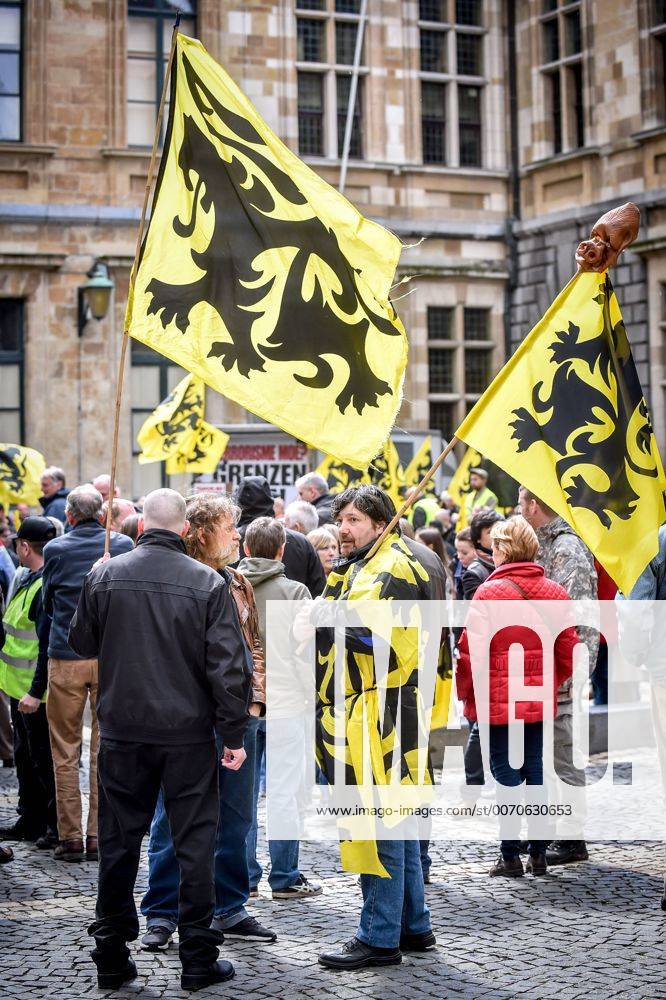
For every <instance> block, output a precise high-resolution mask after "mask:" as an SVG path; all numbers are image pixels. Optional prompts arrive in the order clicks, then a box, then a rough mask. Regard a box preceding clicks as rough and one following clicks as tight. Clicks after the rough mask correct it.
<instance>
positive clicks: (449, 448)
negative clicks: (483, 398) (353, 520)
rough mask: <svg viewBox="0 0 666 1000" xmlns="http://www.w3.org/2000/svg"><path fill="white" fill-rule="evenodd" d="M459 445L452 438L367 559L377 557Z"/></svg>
mask: <svg viewBox="0 0 666 1000" xmlns="http://www.w3.org/2000/svg"><path fill="white" fill-rule="evenodd" d="M457 444H458V438H456V437H452V438H451V440H450V441H449V443H448V444H447V446H446V448H445V449H444V451H443V452H442V454H441V455H440V456H439V458H438V459H437V461H436V462H434V463H433V465H432V466H431V467H430V468H429V469H428V471H427V472H426V474H425V476H424V477H423V479H422V480H421V482H420V483H419V484H418V485H417V486H416V488H415V490H414V492H413V493H410V495H409V496H408V497H407V499H406V500H405V502H404V503H403V505H402V507H401V508H400V510H399V511H398V512H397V514H396V515H395V517H394V518H392V519H391V520H390V521H389V523H388V524H387V525H386V527H385V528H384V530H383V531H382V533H381V535H380V536H379V538H378V539H377V541H376V542H375V544H374V545H373V546H372V548H371V549H370V551H369V552H368V554H367V556H366V557H365V558H366V559H372V557H373V556H374V555H375V553H376V552H377V550H378V548H379V546H380V545H381V544H382V542H383V541H384V539H385V538H386V536H387V535H388V534H389V533H390V532H391V531H393V529H394V528H395V526H396V524H397V523H398V521H399V520H400V518H401V517H403V516H404V514H405V512H406V511H408V510H409V508H410V507H411V506H412V504H413V503H415V502H416V501H417V500H418V498H419V497H420V496H421V494H422V493H423V491H424V490H425V488H426V486H427V485H428V481H429V480H430V479H432V477H433V476H434V475H435V473H436V472H437V470H438V469H439V467H440V465H441V464H442V462H443V461H444V459H445V458H446V456H447V455H448V454H449V452H450V451H452V450H453V448H455V446H456V445H457Z"/></svg>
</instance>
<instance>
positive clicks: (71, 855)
mask: <svg viewBox="0 0 666 1000" xmlns="http://www.w3.org/2000/svg"><path fill="white" fill-rule="evenodd" d="M53 857H54V858H56V859H57V860H58V861H83V859H84V857H85V851H84V850H83V841H82V840H61V841H60V843H59V844H58V846H57V847H56V849H55V851H54V852H53Z"/></svg>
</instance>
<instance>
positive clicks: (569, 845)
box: [546, 840, 590, 865]
mask: <svg viewBox="0 0 666 1000" xmlns="http://www.w3.org/2000/svg"><path fill="white" fill-rule="evenodd" d="M589 857H590V855H589V854H588V853H587V847H586V846H585V841H584V840H555V841H554V842H553V843H552V844H551V845H550V847H549V848H548V850H547V851H546V861H547V862H548V864H549V865H572V864H575V862H577V861H587V860H588V859H589Z"/></svg>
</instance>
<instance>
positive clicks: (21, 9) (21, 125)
mask: <svg viewBox="0 0 666 1000" xmlns="http://www.w3.org/2000/svg"><path fill="white" fill-rule="evenodd" d="M0 7H2V8H5V9H7V10H11V9H12V8H14V9H16V10H18V13H19V47H18V88H19V89H18V94H4V95H3V96H4V97H18V106H19V113H18V137H16V138H14V137H12V138H9V139H2V138H0V148H2V145H3V143H8V142H25V122H24V107H23V94H24V80H23V73H24V69H25V55H24V43H25V16H26V13H25V3H24V0H0ZM15 51H16V50H15V49H10V48H7V47H6V46H3V45H2V41H1V40H0V52H8V53H12V54H13V53H14V52H15Z"/></svg>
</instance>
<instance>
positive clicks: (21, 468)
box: [0, 447, 28, 494]
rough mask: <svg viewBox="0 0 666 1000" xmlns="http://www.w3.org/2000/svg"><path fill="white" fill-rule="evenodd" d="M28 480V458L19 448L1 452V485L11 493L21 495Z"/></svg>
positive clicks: (6, 449) (5, 449)
mask: <svg viewBox="0 0 666 1000" xmlns="http://www.w3.org/2000/svg"><path fill="white" fill-rule="evenodd" d="M27 478H28V469H27V458H26V457H25V456H22V455H21V451H20V449H19V448H14V447H10V448H4V449H3V450H2V451H0V484H2V486H4V487H5V488H6V489H7V490H8V491H9V492H10V493H16V494H20V493H21V491H22V490H23V488H24V486H25V482H26V479H27Z"/></svg>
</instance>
